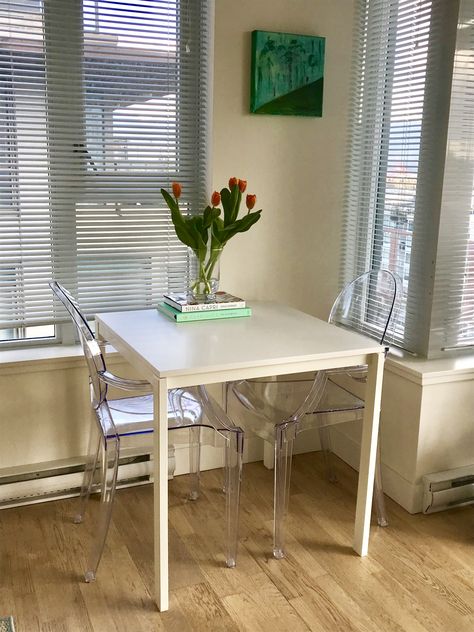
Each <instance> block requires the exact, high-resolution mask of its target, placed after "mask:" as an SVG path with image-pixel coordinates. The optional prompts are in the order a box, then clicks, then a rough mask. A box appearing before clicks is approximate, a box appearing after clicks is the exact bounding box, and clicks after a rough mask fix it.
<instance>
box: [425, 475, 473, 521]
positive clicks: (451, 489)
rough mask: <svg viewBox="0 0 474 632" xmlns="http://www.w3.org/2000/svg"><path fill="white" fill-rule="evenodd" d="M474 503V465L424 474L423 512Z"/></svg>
mask: <svg viewBox="0 0 474 632" xmlns="http://www.w3.org/2000/svg"><path fill="white" fill-rule="evenodd" d="M471 503H474V465H470V466H467V467H461V468H457V469H455V470H446V471H445V472H438V473H436V474H427V475H426V476H423V513H425V514H429V513H434V512H436V511H443V510H445V509H452V508H453V507H461V506H463V505H469V504H471Z"/></svg>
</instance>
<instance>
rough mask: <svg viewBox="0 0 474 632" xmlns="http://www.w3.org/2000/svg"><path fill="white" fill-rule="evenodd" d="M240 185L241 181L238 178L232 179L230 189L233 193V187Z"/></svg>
mask: <svg viewBox="0 0 474 632" xmlns="http://www.w3.org/2000/svg"><path fill="white" fill-rule="evenodd" d="M238 183H239V181H238V180H237V178H231V179H230V180H229V189H230V190H231V191H232V189H233V187H235V186H237V184H238Z"/></svg>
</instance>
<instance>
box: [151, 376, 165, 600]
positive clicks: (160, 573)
mask: <svg viewBox="0 0 474 632" xmlns="http://www.w3.org/2000/svg"><path fill="white" fill-rule="evenodd" d="M153 422H154V426H153V427H154V434H153V445H154V457H153V458H154V485H153V487H154V520H155V524H154V541H155V600H156V605H157V606H158V609H159V610H160V611H161V612H163V611H165V610H168V608H169V594H168V593H169V586H168V388H167V381H166V379H160V380H156V381H154V383H153Z"/></svg>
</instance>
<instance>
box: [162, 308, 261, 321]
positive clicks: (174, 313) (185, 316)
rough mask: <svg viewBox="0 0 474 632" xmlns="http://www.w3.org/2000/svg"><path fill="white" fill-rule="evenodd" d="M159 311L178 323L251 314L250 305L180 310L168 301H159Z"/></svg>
mask: <svg viewBox="0 0 474 632" xmlns="http://www.w3.org/2000/svg"><path fill="white" fill-rule="evenodd" d="M158 311H159V312H161V313H162V314H164V315H165V316H168V318H171V319H172V320H175V321H176V322H177V323H182V322H189V321H192V320H215V319H216V318H239V317H241V316H250V315H251V314H252V310H251V308H250V307H236V308H235V309H214V310H208V311H205V312H180V311H179V310H177V309H174V307H171V306H170V305H167V304H166V303H159V305H158Z"/></svg>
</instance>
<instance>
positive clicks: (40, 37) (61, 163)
mask: <svg viewBox="0 0 474 632" xmlns="http://www.w3.org/2000/svg"><path fill="white" fill-rule="evenodd" d="M208 13H209V8H208V4H207V2H206V1H205V0H199V1H198V0H173V1H172V0H127V2H120V1H113V0H0V327H2V328H9V327H19V326H25V325H32V324H39V323H50V322H53V321H54V319H55V318H56V319H57V318H58V317H61V312H57V310H58V307H57V305H56V304H55V303H54V302H53V299H52V293H51V291H50V289H49V287H48V285H47V284H48V281H49V280H50V279H52V278H55V279H56V280H58V281H60V282H61V283H63V284H64V285H65V286H66V287H67V288H68V289H69V290H70V291H72V292H73V294H75V295H76V296H77V297H78V299H79V302H80V304H81V306H82V307H83V309H84V310H85V311H86V312H87V313H89V314H92V313H94V312H96V311H100V310H108V309H129V308H140V307H146V306H151V305H153V304H155V303H156V301H157V299H158V297H159V296H160V295H161V294H162V293H163V292H164V291H165V290H170V289H171V290H182V289H183V288H184V287H185V286H186V280H187V275H188V269H189V262H188V258H187V252H186V248H185V247H183V246H182V245H181V244H180V242H179V241H178V240H177V238H176V237H175V234H174V229H173V226H172V224H171V221H170V214H169V211H168V209H167V207H165V204H164V202H163V200H162V198H161V194H160V188H161V187H166V188H169V187H170V183H171V182H172V181H173V180H177V181H179V182H181V184H182V186H183V203H184V204H187V205H188V207H189V208H190V209H192V208H196V207H197V206H198V205H202V203H203V202H204V198H205V195H206V189H207V138H208V125H207V101H208V97H209V92H208V90H209V85H208V76H207V70H208V56H209V40H210V34H209V15H208Z"/></svg>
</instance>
